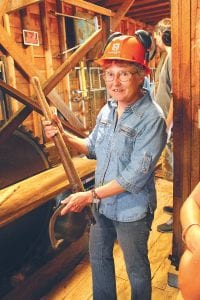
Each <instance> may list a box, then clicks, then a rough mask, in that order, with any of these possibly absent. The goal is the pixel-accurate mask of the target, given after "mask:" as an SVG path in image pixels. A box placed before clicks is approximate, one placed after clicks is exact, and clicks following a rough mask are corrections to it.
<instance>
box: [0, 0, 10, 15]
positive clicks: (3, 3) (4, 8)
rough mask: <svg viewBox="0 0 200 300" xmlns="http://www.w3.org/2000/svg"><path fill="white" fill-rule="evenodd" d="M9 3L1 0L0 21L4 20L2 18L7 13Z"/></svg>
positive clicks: (6, 0)
mask: <svg viewBox="0 0 200 300" xmlns="http://www.w3.org/2000/svg"><path fill="white" fill-rule="evenodd" d="M8 1H9V0H1V3H0V19H1V18H2V16H3V15H4V14H5V12H6V7H7V5H8Z"/></svg>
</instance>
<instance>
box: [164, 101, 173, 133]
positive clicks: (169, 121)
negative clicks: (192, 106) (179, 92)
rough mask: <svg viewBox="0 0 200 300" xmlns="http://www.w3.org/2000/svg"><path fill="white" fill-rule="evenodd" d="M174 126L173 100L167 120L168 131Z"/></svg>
mask: <svg viewBox="0 0 200 300" xmlns="http://www.w3.org/2000/svg"><path fill="white" fill-rule="evenodd" d="M172 124H173V98H171V101H170V106H169V112H168V115H167V118H166V125H167V130H170V129H171V127H172Z"/></svg>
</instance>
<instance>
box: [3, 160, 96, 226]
mask: <svg viewBox="0 0 200 300" xmlns="http://www.w3.org/2000/svg"><path fill="white" fill-rule="evenodd" d="M72 160H73V163H74V166H75V168H76V170H77V172H78V175H79V177H80V178H84V177H86V176H87V175H88V174H92V173H94V170H95V166H96V161H95V160H90V159H86V158H80V157H77V158H73V159H72ZM38 183H39V184H38ZM30 186H31V189H30ZM69 187H70V184H69V181H68V179H67V178H66V174H65V171H64V169H63V166H62V165H59V166H57V167H55V168H52V169H48V170H47V171H44V172H41V173H39V174H37V175H34V176H32V177H30V178H27V179H25V180H22V181H20V182H18V183H15V184H13V185H11V186H9V187H6V188H4V189H1V190H0V228H1V227H3V226H5V225H7V224H8V223H10V222H12V221H14V220H16V219H18V218H19V217H21V216H23V215H24V214H27V213H28V212H30V211H31V210H33V209H35V208H37V207H39V206H41V205H42V204H44V203H46V202H47V201H49V200H50V199H53V198H54V197H55V196H57V195H59V194H60V193H62V192H64V191H66V189H67V188H69Z"/></svg>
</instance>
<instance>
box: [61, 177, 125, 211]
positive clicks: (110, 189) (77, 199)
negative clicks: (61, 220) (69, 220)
mask: <svg viewBox="0 0 200 300" xmlns="http://www.w3.org/2000/svg"><path fill="white" fill-rule="evenodd" d="M123 192H124V189H123V188H122V187H121V186H120V185H119V183H118V182H117V181H116V180H112V181H110V182H108V183H107V184H104V185H103V186H100V187H97V188H95V193H96V195H97V196H98V198H99V199H101V200H100V201H103V200H104V198H106V197H110V196H113V195H117V194H120V193H123ZM92 201H93V196H92V192H91V190H89V191H86V192H80V193H75V194H71V195H70V196H69V197H67V198H65V199H64V200H63V201H62V203H63V204H66V205H65V207H64V208H63V210H62V211H61V215H65V214H67V213H69V212H80V211H81V210H82V209H83V208H84V207H85V206H86V205H89V204H91V203H92Z"/></svg>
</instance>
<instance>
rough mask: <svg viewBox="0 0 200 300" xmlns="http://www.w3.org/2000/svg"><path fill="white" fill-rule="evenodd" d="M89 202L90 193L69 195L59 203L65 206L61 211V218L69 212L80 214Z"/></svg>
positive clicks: (90, 200)
mask: <svg viewBox="0 0 200 300" xmlns="http://www.w3.org/2000/svg"><path fill="white" fill-rule="evenodd" d="M91 202H92V194H91V192H90V191H87V192H78V193H75V194H71V195H70V196H68V197H67V198H65V199H64V200H62V201H61V203H62V204H66V205H65V206H64V208H63V209H62V211H61V216H63V215H65V214H67V213H69V212H77V213H78V212H81V211H82V209H83V208H84V207H85V206H86V205H88V204H90V203H91Z"/></svg>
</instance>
